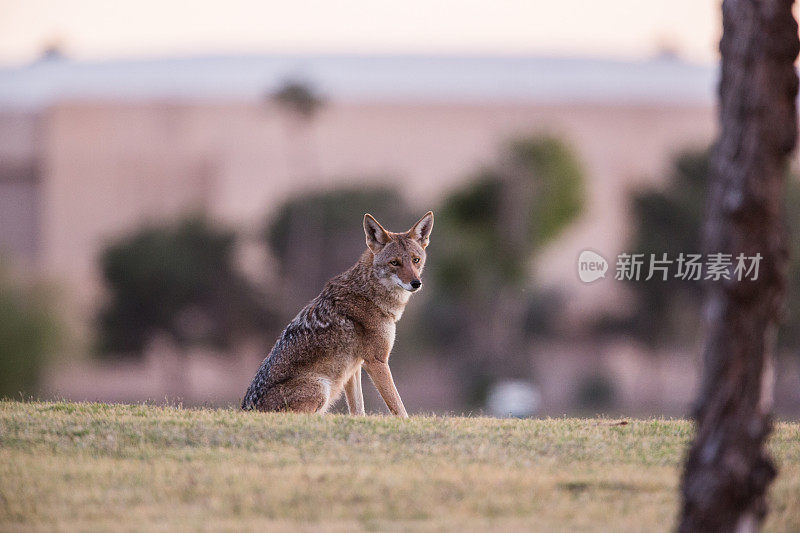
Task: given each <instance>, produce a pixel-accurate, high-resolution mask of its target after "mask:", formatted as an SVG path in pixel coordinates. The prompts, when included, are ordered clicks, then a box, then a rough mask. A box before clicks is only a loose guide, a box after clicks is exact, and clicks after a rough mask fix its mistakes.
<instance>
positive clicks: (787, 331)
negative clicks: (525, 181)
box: [601, 149, 800, 349]
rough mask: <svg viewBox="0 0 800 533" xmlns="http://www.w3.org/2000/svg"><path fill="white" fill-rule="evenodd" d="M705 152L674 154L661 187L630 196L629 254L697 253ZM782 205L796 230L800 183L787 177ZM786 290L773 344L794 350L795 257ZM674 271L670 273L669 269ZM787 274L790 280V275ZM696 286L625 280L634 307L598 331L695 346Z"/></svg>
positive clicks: (798, 270) (797, 313)
mask: <svg viewBox="0 0 800 533" xmlns="http://www.w3.org/2000/svg"><path fill="white" fill-rule="evenodd" d="M710 158H711V153H710V151H709V150H708V149H705V150H687V151H685V152H682V153H680V154H678V155H677V156H676V157H675V159H674V161H673V164H672V171H671V174H670V176H669V178H668V179H667V183H666V186H665V187H664V188H659V189H651V190H647V191H642V192H637V193H634V194H632V195H631V214H632V227H633V235H632V238H631V242H632V246H631V248H630V249H631V250H632V253H641V254H645V257H649V256H650V254H654V256H655V257H656V258H660V257H661V254H663V253H666V254H667V257H668V259H673V260H674V259H675V258H677V257H678V255H679V254H680V253H684V254H690V253H693V254H696V253H700V252H701V242H700V241H701V239H700V234H701V226H702V220H703V213H704V210H705V202H706V185H707V183H708V179H709V172H710ZM785 206H786V212H787V217H788V220H787V222H788V226H789V228H790V229H793V230H794V229H796V230H800V179H798V177H797V176H796V175H789V176H788V178H787V187H786V197H785ZM790 244H791V247H792V249H793V250H792V251H798V252H800V250H797V248H798V244H800V239H798V233H797V232H796V231H795V232H793V238H792V239H791V242H790ZM789 268H790V276H789V279H788V286H787V290H788V293H787V301H788V302H789V304H790V305H789V306H788V309H787V315H786V319H785V320H784V323H783V325H782V327H781V329H780V334H779V345H780V346H782V347H784V348H789V349H796V348H797V347H798V343H800V309H798V307H800V254H798V253H792V254H791V261H790V266H789ZM672 272H673V273H674V272H675V269H674V268H673V269H672ZM792 273H794V274H796V275H792ZM700 285H701V281H695V280H682V279H677V278H675V277H672V276H671V277H668V278H667V280H666V281H662V280H661V279H660V278H659V279H657V280H656V281H651V282H649V283H648V282H642V281H631V282H629V288H630V289H631V290H632V291H633V292H634V295H635V298H636V305H635V309H634V311H633V313H632V315H631V316H630V317H629V318H628V319H625V320H623V323H621V324H620V323H615V324H613V323H609V322H607V321H605V322H604V323H603V325H602V326H601V329H602V328H605V327H609V328H621V329H622V330H623V331H625V332H627V333H631V334H633V335H634V336H635V337H637V338H638V339H639V340H641V341H643V342H646V343H648V344H650V345H651V346H656V345H661V346H666V345H673V346H674V345H683V346H691V345H694V344H696V342H697V341H698V339H699V336H700V333H701V331H700V326H701V323H700V322H699V321H698V320H697V316H698V315H699V313H700V307H701V304H702V292H701V287H700Z"/></svg>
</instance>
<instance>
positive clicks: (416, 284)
mask: <svg viewBox="0 0 800 533" xmlns="http://www.w3.org/2000/svg"><path fill="white" fill-rule="evenodd" d="M420 285H422V282H421V281H420V280H418V279H412V280H411V288H412V289H414V290H417V289H419V287H420Z"/></svg>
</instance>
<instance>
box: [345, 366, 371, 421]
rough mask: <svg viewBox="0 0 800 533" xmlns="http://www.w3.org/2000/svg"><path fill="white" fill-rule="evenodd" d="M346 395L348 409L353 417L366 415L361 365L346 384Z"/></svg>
mask: <svg viewBox="0 0 800 533" xmlns="http://www.w3.org/2000/svg"><path fill="white" fill-rule="evenodd" d="M344 394H345V396H346V397H347V408H348V409H349V410H350V414H351V415H365V414H367V413H366V411H364V393H363V391H362V390H361V365H358V368H357V369H356V371H355V372H354V373H353V375H352V376H350V379H348V380H347V383H345V384H344Z"/></svg>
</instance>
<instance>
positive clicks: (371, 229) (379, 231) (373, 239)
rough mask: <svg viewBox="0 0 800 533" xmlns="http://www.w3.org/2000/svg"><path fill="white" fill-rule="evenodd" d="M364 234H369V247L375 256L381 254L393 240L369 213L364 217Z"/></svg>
mask: <svg viewBox="0 0 800 533" xmlns="http://www.w3.org/2000/svg"><path fill="white" fill-rule="evenodd" d="M364 233H366V234H367V246H369V249H370V250H372V253H374V254H377V253H378V252H380V251H381V250H382V249H383V247H384V246H386V244H388V242H389V241H390V240H392V239H391V237H389V234H388V233H387V232H386V230H385V229H383V226H381V225H380V224H379V223H378V221H377V220H375V217H373V216H372V215H370V214H369V213H367V214H366V215H364Z"/></svg>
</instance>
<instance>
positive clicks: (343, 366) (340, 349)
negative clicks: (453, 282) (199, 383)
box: [242, 211, 433, 418]
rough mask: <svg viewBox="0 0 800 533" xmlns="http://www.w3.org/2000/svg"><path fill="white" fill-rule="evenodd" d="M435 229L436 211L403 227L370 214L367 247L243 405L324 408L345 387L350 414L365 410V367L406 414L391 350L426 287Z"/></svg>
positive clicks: (309, 309)
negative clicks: (392, 227) (388, 225)
mask: <svg viewBox="0 0 800 533" xmlns="http://www.w3.org/2000/svg"><path fill="white" fill-rule="evenodd" d="M432 229H433V213H432V212H430V211H428V213H426V214H425V216H423V217H422V218H421V219H419V221H417V223H416V224H414V226H413V227H412V228H411V229H410V230H408V231H407V232H405V233H392V232H388V231H386V230H385V229H383V226H381V225H380V224H379V223H378V221H377V220H375V218H374V217H373V216H372V215H370V214H369V213H367V214H366V215H364V232H365V233H366V236H367V249H366V250H364V253H363V254H361V258H360V259H359V260H358V262H357V263H356V264H355V265H353V266H352V267H351V268H350V269H349V270H347V271H345V272H344V273H342V274H339V275H338V276H336V277H334V278H332V279H331V280H329V281H328V283H327V284H326V285H325V288H323V289H322V292H321V293H320V294H319V296H317V297H316V298H314V299H313V300H311V302H310V303H309V304H308V305H306V306H305V307H304V308H303V309H302V310H301V311H300V312H299V313H298V314H297V316H296V317H294V319H293V320H292V321H291V322H290V323H289V325H288V326H286V329H284V330H283V333H281V336H280V338H279V339H278V341H277V342H276V343H275V346H273V348H272V350H271V351H270V353H269V355H267V357H266V359H264V362H263V363H261V367H260V368H259V369H258V372H257V373H256V375H255V377H254V378H253V382H252V383H250V387H249V388H248V389H247V393H246V394H245V396H244V400H243V401H242V409H245V410H252V409H256V410H258V411H301V412H306V413H324V412H325V411H326V410H327V409H328V408H329V407H330V406H331V404H333V403H334V402H335V401H336V400H337V399H338V397H339V395H340V394H341V393H342V390H344V392H345V396H346V397H347V407H348V409H349V410H350V414H357V415H363V414H365V413H364V396H363V393H362V391H361V367H362V366H363V367H364V369H365V370H366V371H367V374H369V376H370V378H372V382H373V383H374V384H375V387H376V388H377V389H378V392H380V394H381V396H382V397H383V400H384V401H385V402H386V406H387V407H388V408H389V410H390V411H391V412H392V413H393V414H395V415H398V416H401V417H404V418H407V417H408V413H406V408H405V407H404V406H403V401H402V400H401V399H400V395H399V394H398V392H397V388H396V387H395V385H394V380H393V379H392V373H391V371H390V370H389V352H391V351H392V345H393V344H394V332H395V323H396V322H397V321H398V320H400V317H401V316H402V314H403V310H404V309H405V307H406V303H408V298H409V296H410V295H411V293H412V292H415V291H416V290H417V289H419V288H420V286H421V285H422V281H421V280H420V276H421V275H422V269H423V267H424V266H425V248H426V247H427V246H428V242H429V238H430V234H431V230H432Z"/></svg>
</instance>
